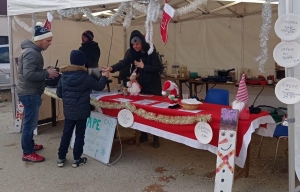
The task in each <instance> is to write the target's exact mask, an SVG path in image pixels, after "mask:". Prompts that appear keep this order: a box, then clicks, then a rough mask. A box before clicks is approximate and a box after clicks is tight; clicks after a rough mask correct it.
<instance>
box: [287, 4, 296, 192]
mask: <svg viewBox="0 0 300 192" xmlns="http://www.w3.org/2000/svg"><path fill="white" fill-rule="evenodd" d="M285 9H286V14H288V13H290V0H286V3H285ZM292 10H293V9H292ZM292 12H293V11H292ZM285 71H286V75H285V76H286V77H294V67H290V68H285ZM287 109H288V133H289V134H288V139H289V140H288V147H289V192H294V191H295V125H294V124H295V106H294V104H292V105H287Z"/></svg>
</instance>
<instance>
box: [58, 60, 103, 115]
mask: <svg viewBox="0 0 300 192" xmlns="http://www.w3.org/2000/svg"><path fill="white" fill-rule="evenodd" d="M61 72H62V76H61V78H60V80H59V82H58V86H57V90H56V94H57V96H58V97H59V98H62V100H63V107H64V115H65V118H66V119H71V120H79V119H86V118H88V117H89V116H90V114H91V108H90V93H91V90H96V91H102V90H103V89H104V87H105V85H106V84H107V78H106V77H105V76H102V77H101V78H100V80H99V81H97V80H96V79H95V78H93V77H92V76H90V75H89V74H88V73H87V69H86V68H85V67H83V66H77V65H70V66H67V67H63V68H61Z"/></svg>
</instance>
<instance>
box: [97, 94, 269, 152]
mask: <svg viewBox="0 0 300 192" xmlns="http://www.w3.org/2000/svg"><path fill="white" fill-rule="evenodd" d="M117 98H126V99H131V100H133V101H132V102H134V101H138V100H143V99H151V100H157V101H159V102H156V103H160V102H168V98H167V97H161V96H153V97H144V96H138V97H133V96H123V95H113V96H105V97H102V98H101V99H100V100H101V101H107V102H118V101H115V100H114V99H117ZM132 102H131V103H132ZM154 104H155V103H153V104H151V105H154ZM134 105H135V106H136V107H137V108H142V109H144V110H146V111H148V112H154V113H156V114H163V115H169V116H193V115H198V114H211V116H212V121H211V122H209V124H210V126H211V128H212V130H213V138H212V141H211V142H210V144H211V145H213V146H216V147H217V146H218V137H219V129H220V117H221V109H222V108H229V106H223V105H216V104H210V103H203V104H202V105H200V107H199V109H200V110H202V111H200V112H198V113H190V112H184V111H179V110H178V109H176V110H174V109H161V108H156V107H152V106H151V105H140V104H134ZM119 111H120V110H118V109H104V108H102V112H103V113H104V114H106V115H109V116H114V117H116V116H117V115H118V112H119ZM133 115H134V121H135V122H138V123H141V124H144V125H149V126H151V127H155V128H158V129H161V130H164V131H167V132H170V133H174V134H177V135H181V136H184V137H187V138H190V139H194V140H197V139H196V137H195V133H194V129H195V125H196V123H195V124H190V125H175V126H174V125H170V124H164V123H160V122H156V121H150V120H147V119H144V118H142V117H140V116H138V115H136V114H133ZM268 115H269V113H267V112H265V111H262V112H260V113H259V114H251V115H250V119H249V120H239V122H238V131H237V145H236V156H239V153H240V151H241V147H242V143H243V138H244V135H245V134H246V132H247V131H248V129H249V127H250V124H251V122H252V121H253V120H255V119H257V118H259V117H262V116H268ZM256 128H258V127H256Z"/></svg>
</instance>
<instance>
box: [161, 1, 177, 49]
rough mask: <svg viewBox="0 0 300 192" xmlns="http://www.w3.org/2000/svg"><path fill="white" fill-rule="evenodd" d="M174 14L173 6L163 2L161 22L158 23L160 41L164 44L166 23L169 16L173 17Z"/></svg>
mask: <svg viewBox="0 0 300 192" xmlns="http://www.w3.org/2000/svg"><path fill="white" fill-rule="evenodd" d="M174 14H175V9H173V7H171V6H170V5H169V4H167V3H165V6H164V11H163V15H162V19H161V24H160V35H161V39H162V42H163V43H164V44H166V43H167V39H168V25H169V22H170V20H171V18H173V17H174Z"/></svg>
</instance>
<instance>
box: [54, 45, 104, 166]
mask: <svg viewBox="0 0 300 192" xmlns="http://www.w3.org/2000/svg"><path fill="white" fill-rule="evenodd" d="M70 62H71V65H69V66H66V67H62V68H61V72H62V76H61V78H60V80H59V82H58V86H57V91H56V94H57V96H58V97H59V98H62V100H63V107H64V116H65V125H64V130H63V135H62V137H61V142H60V147H59V149H58V160H57V166H58V167H63V166H64V163H65V162H66V155H67V153H68V147H69V145H70V140H71V137H72V134H73V130H74V127H75V126H76V132H75V135H76V137H75V143H74V149H73V156H74V161H73V164H72V166H73V167H78V166H79V165H82V164H84V163H86V161H87V158H86V157H81V155H82V153H83V146H84V135H85V129H86V121H87V118H88V117H89V116H90V114H91V110H90V91H91V90H96V91H102V90H103V89H104V87H105V85H106V84H107V78H108V76H109V73H107V72H104V73H102V77H101V78H100V80H99V81H97V80H96V79H95V78H93V77H92V76H90V75H88V73H87V69H86V68H85V67H84V64H85V63H86V57H85V55H84V53H83V52H82V51H80V50H73V51H72V52H71V54H70Z"/></svg>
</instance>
